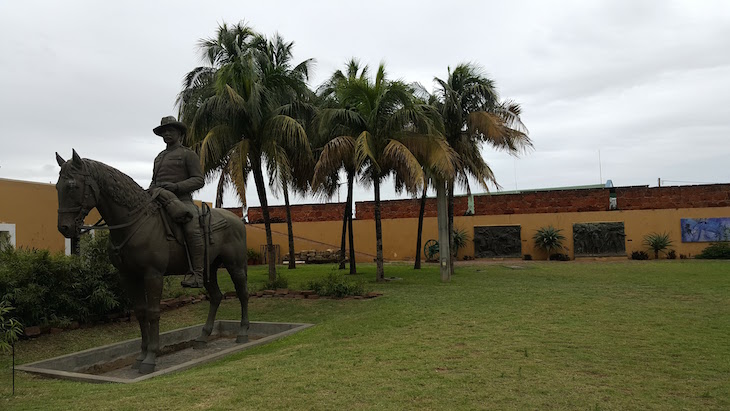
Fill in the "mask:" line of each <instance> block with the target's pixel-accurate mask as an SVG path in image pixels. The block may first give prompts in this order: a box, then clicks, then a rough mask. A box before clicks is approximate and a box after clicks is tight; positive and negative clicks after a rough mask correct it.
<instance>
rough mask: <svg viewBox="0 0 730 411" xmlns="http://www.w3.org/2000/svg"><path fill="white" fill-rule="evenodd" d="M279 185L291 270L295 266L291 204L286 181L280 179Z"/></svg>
mask: <svg viewBox="0 0 730 411" xmlns="http://www.w3.org/2000/svg"><path fill="white" fill-rule="evenodd" d="M281 187H282V189H283V190H282V191H283V192H284V206H285V207H286V230H287V232H288V234H289V235H288V237H289V269H290V270H292V269H294V268H297V263H296V261H295V259H294V230H293V229H292V222H291V206H290V205H289V187H287V185H286V181H282V183H281Z"/></svg>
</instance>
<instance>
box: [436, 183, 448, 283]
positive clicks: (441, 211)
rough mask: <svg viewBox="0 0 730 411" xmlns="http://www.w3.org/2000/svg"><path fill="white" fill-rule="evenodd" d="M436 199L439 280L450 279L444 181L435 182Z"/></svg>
mask: <svg viewBox="0 0 730 411" xmlns="http://www.w3.org/2000/svg"><path fill="white" fill-rule="evenodd" d="M436 200H437V205H438V212H437V215H438V229H439V266H440V268H441V281H451V250H450V248H449V214H448V207H449V202H448V198H447V196H446V183H445V182H443V181H437V182H436Z"/></svg>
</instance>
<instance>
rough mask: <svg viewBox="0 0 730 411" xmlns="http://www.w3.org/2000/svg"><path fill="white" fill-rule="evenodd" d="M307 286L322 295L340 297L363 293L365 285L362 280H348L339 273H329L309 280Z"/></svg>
mask: <svg viewBox="0 0 730 411" xmlns="http://www.w3.org/2000/svg"><path fill="white" fill-rule="evenodd" d="M307 288H309V289H310V290H312V291H314V292H315V293H317V294H319V295H321V296H323V297H336V298H341V297H346V296H348V295H363V294H365V285H364V284H363V283H362V282H352V281H349V280H347V279H346V278H345V276H344V275H343V274H339V273H330V274H329V275H328V276H327V278H325V279H322V280H316V281H310V282H309V283H308V284H307Z"/></svg>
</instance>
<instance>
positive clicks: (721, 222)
mask: <svg viewBox="0 0 730 411" xmlns="http://www.w3.org/2000/svg"><path fill="white" fill-rule="evenodd" d="M681 224H682V242H683V243H700V242H706V241H730V217H722V218H683V219H682V223H681Z"/></svg>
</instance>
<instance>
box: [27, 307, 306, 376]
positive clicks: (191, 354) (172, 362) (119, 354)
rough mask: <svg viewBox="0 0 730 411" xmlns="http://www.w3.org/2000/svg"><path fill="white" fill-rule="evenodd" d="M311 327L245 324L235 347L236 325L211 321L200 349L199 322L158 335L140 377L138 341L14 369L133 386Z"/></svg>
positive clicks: (237, 322)
mask: <svg viewBox="0 0 730 411" xmlns="http://www.w3.org/2000/svg"><path fill="white" fill-rule="evenodd" d="M311 326H312V324H299V323H269V322H251V325H250V328H249V332H248V334H249V341H248V342H247V343H236V334H237V333H238V327H239V321H225V320H221V321H216V322H215V326H214V328H213V333H212V334H211V336H210V338H209V340H208V343H207V344H205V346H204V347H202V348H193V341H194V340H195V338H197V337H198V336H199V335H200V330H201V329H202V328H203V325H202V324H201V325H195V326H191V327H186V328H180V329H177V330H173V331H168V332H165V333H160V347H161V348H160V351H161V353H160V355H159V356H158V357H157V367H156V369H155V372H152V373H150V374H140V373H139V372H138V371H137V370H134V369H132V368H131V366H132V363H134V360H135V358H136V357H137V355H138V354H139V347H140V344H141V339H139V338H136V339H133V340H128V341H124V342H120V343H116V344H110V345H105V346H103V347H97V348H91V349H88V350H84V351H79V352H76V353H72V354H67V355H63V356H60V357H55V358H50V359H47V360H43V361H37V362H34V363H30V364H25V365H22V366H18V367H16V368H17V369H18V370H21V371H25V372H30V373H34V374H39V375H42V376H46V377H51V378H61V379H68V380H75V381H84V382H95V383H104V382H116V383H133V382H138V381H144V380H147V379H150V378H154V377H156V376H158V375H164V374H167V373H171V372H175V371H181V370H185V369H188V368H191V367H194V366H196V365H200V364H204V363H207V362H210V361H213V360H217V359H219V358H222V357H225V356H227V355H229V354H233V353H236V352H239V351H243V350H246V349H249V348H252V347H255V346H257V345H262V344H266V343H268V342H271V341H274V340H277V339H279V338H282V337H285V336H287V335H291V334H294V333H296V332H299V331H301V330H303V329H305V328H308V327H311Z"/></svg>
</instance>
